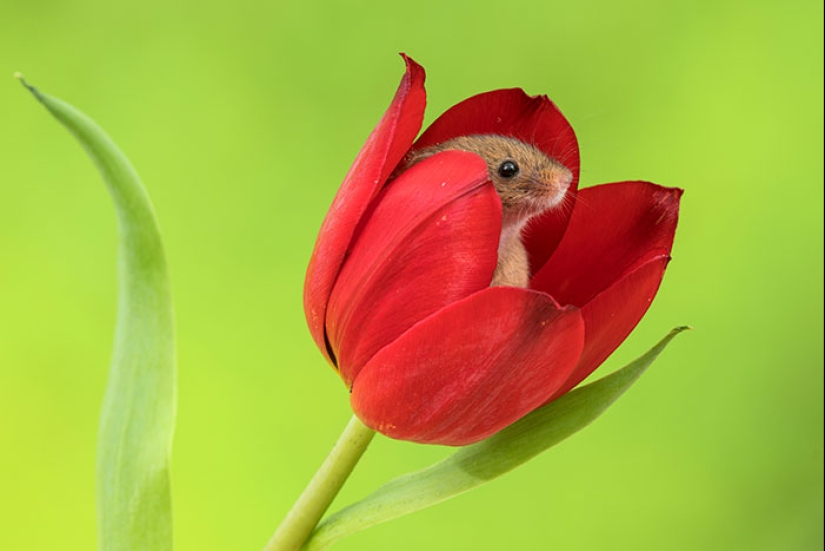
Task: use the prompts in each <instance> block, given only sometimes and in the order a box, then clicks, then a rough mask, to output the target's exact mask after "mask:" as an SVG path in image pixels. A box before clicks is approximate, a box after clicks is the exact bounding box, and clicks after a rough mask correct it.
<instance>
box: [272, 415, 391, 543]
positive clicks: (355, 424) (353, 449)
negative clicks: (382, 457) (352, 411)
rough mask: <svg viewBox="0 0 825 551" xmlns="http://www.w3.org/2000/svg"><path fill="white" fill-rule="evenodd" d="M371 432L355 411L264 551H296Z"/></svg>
mask: <svg viewBox="0 0 825 551" xmlns="http://www.w3.org/2000/svg"><path fill="white" fill-rule="evenodd" d="M373 436H375V431H373V430H372V429H370V428H368V427H367V426H366V425H364V424H363V423H362V422H361V421H360V420H359V419H358V418H357V417H356V416H355V415H353V416H352V419H350V422H349V424H348V425H347V428H345V429H344V432H343V433H341V436H340V437H339V438H338V442H336V443H335V446H334V447H333V448H332V451H330V452H329V455H328V456H327V458H326V460H325V461H324V464H323V465H321V468H320V469H318V472H316V473H315V476H314V477H312V480H311V481H310V482H309V485H308V486H307V487H306V489H305V490H304V493H302V494H301V497H299V498H298V501H296V502H295V505H293V506H292V510H291V511H289V513H288V514H287V516H286V518H285V519H284V521H283V522H282V523H281V525H280V526H279V527H278V529H277V530H275V533H274V534H273V535H272V538H271V539H270V540H269V543H267V544H266V547H265V548H264V551H298V550H299V549H301V546H302V545H303V544H304V542H305V541H306V540H307V538H309V535H310V534H311V533H312V530H313V529H314V528H315V526H316V525H317V524H318V522H319V521H320V520H321V517H322V516H324V513H325V512H326V510H327V508H328V507H329V504H330V503H332V500H333V499H335V496H336V495H337V494H338V490H340V489H341V486H343V485H344V482H346V481H347V478H348V477H349V475H350V473H351V472H352V470H353V469H354V468H355V465H356V464H357V463H358V460H359V459H361V455H363V453H364V451H365V450H366V449H367V446H369V444H370V442H371V441H372V437H373Z"/></svg>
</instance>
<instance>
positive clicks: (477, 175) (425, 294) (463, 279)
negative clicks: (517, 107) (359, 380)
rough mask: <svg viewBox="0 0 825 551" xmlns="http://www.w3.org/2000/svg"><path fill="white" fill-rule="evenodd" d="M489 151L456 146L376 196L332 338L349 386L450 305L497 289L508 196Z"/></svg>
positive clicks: (336, 295)
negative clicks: (503, 196)
mask: <svg viewBox="0 0 825 551" xmlns="http://www.w3.org/2000/svg"><path fill="white" fill-rule="evenodd" d="M488 178H489V174H488V170H487V165H486V164H485V163H484V161H483V160H482V159H481V157H479V156H477V155H474V154H472V153H466V152H463V151H447V152H444V153H440V154H438V155H435V156H433V157H431V158H429V159H426V160H424V161H422V162H421V163H419V164H417V165H415V166H413V167H412V168H410V169H409V170H407V171H405V172H404V173H402V174H401V175H400V176H399V177H398V178H397V179H395V180H394V181H393V182H392V183H391V184H390V185H389V186H388V187H387V188H386V190H385V191H384V192H383V193H382V195H381V196H380V197H379V199H378V200H377V201H376V208H375V210H374V211H373V212H371V213H370V214H369V218H368V219H367V221H366V224H365V226H364V228H363V230H361V231H360V233H359V237H358V240H357V241H356V242H355V244H354V246H353V247H352V253H351V255H350V256H349V257H348V258H347V261H346V263H345V264H344V267H343V269H342V270H341V274H340V276H339V278H338V281H337V282H336V283H335V288H334V290H333V292H332V295H331V296H330V302H329V310H328V313H327V332H328V336H329V341H330V344H331V346H332V350H333V351H334V354H335V356H336V357H337V359H338V365H339V369H340V371H341V376H342V377H343V378H344V381H345V382H346V383H347V384H348V385H349V384H350V383H351V382H352V381H353V380H354V379H355V377H356V376H357V375H358V372H359V370H360V369H361V368H362V367H363V366H364V364H365V363H367V361H368V360H369V359H370V358H371V357H372V356H373V355H374V354H375V353H376V352H377V351H378V350H379V349H381V348H383V347H384V346H386V345H387V344H388V343H390V342H392V341H393V340H395V339H396V338H398V337H399V336H400V335H401V334H402V333H404V332H405V331H406V330H407V329H409V328H410V327H411V326H412V325H414V324H415V323H417V322H419V321H420V320H422V319H424V318H425V317H427V316H429V315H431V314H433V313H434V312H437V311H438V310H440V309H442V308H444V307H445V306H446V305H448V304H450V303H452V302H455V301H457V300H460V299H462V298H464V297H466V296H468V295H471V294H473V293H475V292H477V291H479V290H481V289H484V288H485V287H489V285H490V281H491V279H492V277H493V271H494V270H495V266H496V259H497V258H496V257H497V248H498V241H499V233H500V231H501V229H500V228H501V201H500V200H499V198H498V195H497V194H496V192H495V189H494V188H493V186H492V184H491V183H489V182H488Z"/></svg>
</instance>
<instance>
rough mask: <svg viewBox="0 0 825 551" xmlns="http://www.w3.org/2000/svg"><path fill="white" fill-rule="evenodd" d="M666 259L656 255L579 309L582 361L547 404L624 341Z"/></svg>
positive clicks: (653, 291) (649, 298)
mask: <svg viewBox="0 0 825 551" xmlns="http://www.w3.org/2000/svg"><path fill="white" fill-rule="evenodd" d="M669 260H670V257H669V256H659V257H658V258H654V259H652V260H649V261H647V262H644V263H643V264H641V265H639V266H638V267H637V268H635V269H633V270H632V271H630V272H629V273H628V274H626V275H625V276H624V277H622V278H621V279H620V280H619V281H617V282H615V283H614V284H613V285H611V286H610V287H608V288H607V289H605V290H604V291H602V292H601V293H599V294H598V295H596V297H595V298H593V299H592V300H591V301H590V302H588V303H587V304H586V305H585V306H584V307H583V308H582V310H581V313H582V317H583V318H584V326H585V343H584V350H583V351H582V355H581V359H580V360H579V363H578V365H577V366H576V369H575V371H573V374H572V375H571V376H570V378H569V379H568V380H567V381H566V382H565V383H564V385H563V386H562V387H561V388H560V389H559V390H558V391H556V393H555V394H554V395H553V396H552V398H551V399H550V400H548V401H552V400H554V399H556V398H557V397H559V396H561V395H562V394H564V393H566V392H567V391H569V390H570V389H572V388H574V387H575V386H577V385H578V384H579V383H580V382H582V381H583V380H584V379H586V378H587V376H588V375H590V374H591V373H592V372H593V371H595V369H596V368H597V367H599V366H600V365H601V364H602V362H604V361H605V360H606V359H607V358H608V356H610V355H611V354H612V353H613V351H614V350H616V348H618V347H619V345H620V344H621V343H622V342H624V340H625V339H626V338H627V336H628V335H630V332H631V331H633V329H634V328H635V327H636V324H638V323H639V321H640V320H641V319H642V316H644V315H645V312H647V309H648V307H649V306H650V303H651V302H652V301H653V297H655V296H656V291H657V290H658V289H659V284H660V283H661V282H662V276H664V272H665V268H666V267H667V263H668V261H669Z"/></svg>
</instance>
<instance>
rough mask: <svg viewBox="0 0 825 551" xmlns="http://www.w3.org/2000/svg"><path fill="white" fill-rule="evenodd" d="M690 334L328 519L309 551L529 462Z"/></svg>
mask: <svg viewBox="0 0 825 551" xmlns="http://www.w3.org/2000/svg"><path fill="white" fill-rule="evenodd" d="M685 329H688V328H687V327H678V328H676V329H674V330H673V331H671V332H670V333H669V334H668V335H667V336H666V337H665V338H664V339H662V340H661V341H660V342H659V343H658V344H657V345H656V346H654V347H653V348H652V349H650V351H648V352H647V353H646V354H645V355H643V356H642V357H640V358H639V359H637V360H636V361H634V362H632V363H630V364H629V365H627V366H625V367H624V368H622V369H620V370H619V371H616V372H615V373H612V374H610V375H608V376H606V377H603V378H602V379H599V380H598V381H596V382H594V383H590V384H588V385H586V386H583V387H580V388H578V389H575V390H573V391H571V392H569V393H568V394H566V395H564V396H562V397H561V398H559V399H558V400H555V401H553V402H551V403H550V404H548V405H546V406H545V407H543V408H541V409H538V410H536V411H534V412H532V413H530V414H529V415H527V416H526V417H524V418H523V419H521V420H520V421H518V422H516V423H514V424H512V425H510V426H509V427H507V428H506V429H504V430H502V431H501V432H499V433H497V434H495V435H493V436H492V437H490V438H488V439H487V440H484V441H482V442H479V443H478V444H473V445H471V446H466V447H464V448H461V449H460V450H458V451H457V452H455V453H454V454H453V455H451V456H450V457H448V458H447V459H445V460H443V461H441V462H440V463H436V464H435V465H433V466H431V467H428V468H426V469H424V470H421V471H418V472H415V473H410V474H407V475H404V476H401V477H399V478H396V479H395V480H392V481H390V482H388V483H387V484H385V485H384V486H382V487H380V488H379V489H378V490H376V491H375V492H373V493H372V494H370V495H369V496H367V497H366V498H364V499H363V500H361V501H359V502H357V503H355V504H353V505H350V506H349V507H347V508H345V509H342V510H341V511H339V512H338V513H336V514H334V515H332V516H330V517H328V518H327V519H326V520H324V521H323V522H322V523H321V524H319V525H318V527H317V528H316V529H315V531H314V532H313V534H312V536H311V537H310V539H309V541H308V542H307V544H306V545H305V547H304V549H305V550H307V551H316V550H319V549H324V548H326V547H327V546H328V545H330V544H332V543H334V542H335V541H337V540H339V539H342V538H345V537H347V536H349V535H351V534H354V533H355V532H359V531H361V530H364V529H366V528H369V527H371V526H375V525H376V524H381V523H383V522H387V521H388V520H392V519H394V518H398V517H401V516H403V515H407V514H409V513H412V512H414V511H418V510H420V509H424V508H425V507H429V506H431V505H435V504H436V503H439V502H441V501H444V500H447V499H449V498H451V497H454V496H457V495H459V494H462V493H464V492H466V491H468V490H471V489H473V488H475V487H477V486H480V485H482V484H484V483H486V482H489V481H490V480H492V479H494V478H496V477H498V476H501V475H503V474H504V473H506V472H508V471H510V470H512V469H515V468H516V467H518V466H519V465H521V464H522V463H525V462H526V461H529V460H530V459H532V458H533V457H535V456H536V455H538V454H540V453H541V452H543V451H544V450H546V449H548V448H550V447H552V446H554V445H556V444H558V443H559V442H561V441H562V440H564V439H565V438H567V437H568V436H570V435H572V434H574V433H576V432H578V431H580V430H581V429H583V428H584V427H586V426H587V425H589V424H590V423H591V422H593V421H594V420H595V419H596V418H597V417H598V416H599V415H601V414H602V412H604V411H605V410H606V409H607V408H608V407H610V405H611V404H612V403H613V402H615V401H616V399H618V398H619V396H621V395H622V394H623V393H624V392H625V391H626V390H627V389H628V388H630V386H631V385H632V384H633V383H634V382H635V381H636V380H637V379H638V378H639V376H640V375H641V374H642V373H644V371H645V369H647V367H648V366H649V365H650V364H651V363H652V362H653V360H655V359H656V357H657V356H658V355H659V354H660V353H661V352H662V350H664V348H665V347H666V346H667V344H668V343H669V342H670V341H671V340H672V339H673V337H675V336H676V335H677V334H679V333H681V332H682V331H684V330H685Z"/></svg>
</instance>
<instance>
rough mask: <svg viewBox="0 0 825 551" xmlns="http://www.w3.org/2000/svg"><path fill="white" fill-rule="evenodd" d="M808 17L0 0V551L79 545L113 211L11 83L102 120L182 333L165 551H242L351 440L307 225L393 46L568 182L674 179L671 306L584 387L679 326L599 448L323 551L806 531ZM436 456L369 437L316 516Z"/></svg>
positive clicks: (383, 75) (815, 442)
mask: <svg viewBox="0 0 825 551" xmlns="http://www.w3.org/2000/svg"><path fill="white" fill-rule="evenodd" d="M822 19H823V6H822V2H821V1H818V0H805V1H791V2H779V1H775V2H758V1H757V2H733V1H722V2H718V1H704V2H685V1H680V2H653V1H646V0H631V1H628V2H620V3H616V2H609V1H593V0H591V1H584V2H578V3H573V2H564V3H560V2H544V1H539V0H535V1H528V0H510V1H507V2H490V1H487V0H480V1H477V2H472V3H469V2H467V3H444V2H442V1H440V0H438V1H436V0H424V1H423V2H418V3H414V4H392V3H386V2H374V1H368V2H354V3H349V4H345V3H335V2H328V3H318V2H312V1H304V2H293V3H277V2H272V3H263V2H254V1H249V0H237V1H235V2H230V3H215V2H192V1H189V2H165V1H160V0H144V1H143V2H140V3H120V2H105V1H103V0H97V1H92V0H89V1H86V0H82V1H60V0H42V1H38V2H31V1H29V0H4V1H3V3H2V4H0V75H3V76H4V78H3V79H0V121H2V122H0V129H1V130H2V131H0V159H2V162H1V163H0V194H1V195H0V197H1V198H0V254H2V261H0V262H2V265H1V269H0V289H2V291H0V495H2V499H0V549H9V550H12V549H15V550H16V549H64V550H75V549H77V550H80V549H91V548H93V547H94V545H95V538H96V525H95V511H94V453H95V437H96V431H97V416H98V411H99V406H100V402H101V396H102V391H103V386H104V381H105V376H106V371H107V368H108V362H109V354H110V350H111V338H112V333H113V322H114V312H115V299H116V289H115V269H116V259H115V245H116V232H115V219H114V212H113V209H112V207H111V205H110V202H109V198H108V196H107V194H106V192H105V190H104V187H103V184H102V183H101V181H100V179H99V177H98V175H97V173H96V172H95V169H94V168H93V166H92V164H91V162H90V161H89V160H88V159H87V158H86V156H85V154H84V153H83V152H82V150H81V149H80V148H79V147H78V145H77V144H76V143H75V142H74V141H73V140H72V139H71V138H70V136H69V135H68V134H67V132H66V131H65V130H63V129H62V128H61V127H59V126H58V124H57V123H56V121H54V120H53V119H52V118H51V117H50V116H49V115H48V114H47V113H46V112H45V110H44V109H43V108H42V107H41V106H39V105H38V104H37V103H36V102H35V101H34V100H33V99H32V98H31V97H30V96H29V94H28V93H26V92H25V90H24V89H23V88H22V87H21V86H20V85H19V83H18V82H17V81H15V80H14V79H13V78H12V73H13V72H14V71H18V70H19V71H22V72H24V73H25V75H26V76H27V77H28V79H29V80H30V81H31V82H32V83H34V84H35V85H37V86H39V87H41V88H42V89H43V90H44V91H46V92H48V93H51V94H53V95H56V96H58V97H61V98H62V99H65V100H67V101H69V102H71V103H73V104H74V105H76V106H77V107H79V108H80V109H82V110H84V111H85V112H87V113H88V114H89V115H90V116H92V117H93V118H95V119H96V120H97V121H98V122H99V123H100V124H101V125H102V126H104V128H106V130H107V131H108V132H109V133H110V135H111V136H112V137H113V138H114V139H115V140H116V141H117V142H118V143H119V145H120V146H121V147H122V148H123V149H124V150H125V151H126V152H127V154H128V155H129V157H130V158H131V159H132V161H133V162H134V163H135V165H136V166H137V167H138V170H139V171H140V173H141V175H142V177H143V179H144V182H145V183H146V185H147V187H148V188H149V191H150V193H151V195H152V198H153V200H154V203H155V206H156V209H157V213H158V216H159V219H160V223H161V226H162V228H163V231H164V237H165V240H166V247H167V252H168V257H169V261H170V265H171V274H172V283H173V287H174V292H175V299H176V309H177V323H178V335H179V342H178V347H179V415H178V425H177V433H176V440H175V446H174V463H173V487H174V495H173V500H174V510H175V519H174V521H175V529H176V534H175V538H176V544H177V549H178V550H181V551H186V550H196V549H197V550H212V549H215V550H224V549H233V550H234V549H238V550H244V549H260V548H262V547H263V545H264V543H265V542H266V541H267V539H268V537H269V536H270V534H271V532H272V531H273V530H274V528H275V527H276V525H277V523H278V522H279V521H280V520H281V518H282V517H283V515H284V514H285V513H286V511H287V510H288V508H289V507H290V506H291V504H292V502H293V501H294V499H295V498H296V497H297V495H298V494H299V493H300V491H301V490H302V489H303V487H304V485H305V483H306V482H307V481H308V479H309V477H310V476H311V475H312V473H313V472H314V470H315V468H316V467H317V466H318V464H319V463H320V461H321V460H322V458H323V457H324V456H325V455H326V453H327V451H328V450H329V448H330V446H331V445H332V443H333V442H334V440H335V438H336V437H337V435H338V433H339V431H340V430H341V429H342V428H343V427H344V425H345V424H346V422H347V420H348V419H349V416H350V412H349V406H348V400H347V393H346V391H345V389H344V388H343V386H342V385H341V383H340V381H339V380H338V378H337V377H336V376H335V375H334V374H333V372H332V371H331V370H330V368H329V367H328V366H327V365H326V364H325V362H324V361H323V359H322V358H321V355H320V354H319V353H318V352H317V350H316V349H315V348H314V346H313V343H312V341H311V339H310V337H309V334H308V331H307V329H306V327H305V323H304V318H303V312H302V307H301V293H302V285H303V277H304V269H305V267H306V264H307V262H308V259H309V255H310V252H311V250H312V246H313V243H314V240H315V236H316V232H317V230H318V228H319V226H320V223H321V221H322V219H323V217H324V214H325V212H326V209H327V207H328V206H329V203H330V202H331V200H332V197H333V195H334V193H335V191H336V189H337V187H338V185H339V183H340V181H341V179H342V178H343V176H344V174H345V173H346V171H347V169H348V167H349V164H350V162H351V161H352V159H353V158H354V157H355V155H356V153H357V152H358V150H359V149H360V147H361V145H362V144H363V142H364V140H365V138H366V137H367V135H368V133H369V131H370V130H371V129H372V127H373V125H374V124H375V123H376V122H377V121H378V119H379V117H380V116H381V114H382V113H383V111H384V109H385V108H386V106H387V105H388V103H389V101H390V99H391V97H392V95H393V93H394V91H395V88H396V85H397V83H398V80H399V78H400V77H401V75H402V73H403V63H402V62H401V60H400V59H399V58H398V56H397V52H399V51H405V52H407V53H409V54H410V55H411V56H413V57H414V58H415V59H416V60H417V61H419V62H420V63H422V64H423V65H424V66H425V67H426V69H427V71H428V77H429V78H428V92H429V107H428V112H427V119H426V121H425V122H429V121H431V120H432V119H433V118H434V117H435V116H437V115H438V114H439V113H440V112H442V111H443V110H444V109H446V108H447V107H449V106H450V105H452V104H454V103H456V102H458V101H459V100H461V99H463V98H465V97H467V96H470V95H472V94H475V93H478V92H481V91H485V90H490V89H494V88H502V87H513V86H520V87H523V88H524V89H526V90H527V91H528V92H529V93H531V94H540V93H545V94H547V95H549V96H550V97H551V98H552V99H553V100H555V101H556V102H557V104H558V105H559V106H560V107H561V109H562V111H563V112H564V113H565V114H566V116H567V117H568V118H569V120H570V121H571V123H572V124H573V126H574V128H575V129H576V131H577V134H578V136H579V139H580V146H581V153H582V168H583V171H582V185H583V186H590V185H595V184H598V183H603V182H609V181H617V180H624V179H646V180H652V181H655V182H658V183H661V184H664V185H669V186H680V187H683V188H685V189H686V193H685V197H684V201H683V209H682V217H681V223H680V227H679V230H678V232H677V237H676V244H675V247H674V251H673V256H674V261H673V262H672V263H671V265H670V268H669V271H668V273H667V275H666V277H665V280H664V283H663V285H662V288H661V291H660V293H659V296H658V298H657V300H656V302H655V303H654V305H653V307H652V308H651V310H650V312H649V314H648V315H647V317H646V318H645V319H644V320H643V322H642V323H641V324H640V325H639V327H638V329H637V330H636V332H635V333H634V334H633V335H632V336H631V338H630V339H628V341H627V342H626V343H625V344H624V345H623V346H622V348H621V349H620V350H619V351H618V352H617V353H616V354H615V356H614V357H613V358H611V360H609V362H608V363H607V364H606V365H605V366H604V368H603V370H602V372H607V371H609V370H612V369H615V368H617V367H619V366H621V365H624V363H626V362H627V361H628V360H630V359H632V358H634V357H636V356H637V355H639V354H641V353H642V352H643V351H645V350H647V349H648V348H649V347H650V346H651V345H652V344H653V343H654V342H655V341H657V340H658V339H659V338H660V337H662V336H663V335H664V334H665V333H667V331H668V330H669V329H670V328H671V327H674V326H676V325H681V324H691V325H693V326H694V327H695V328H696V330H695V331H693V332H691V333H688V334H684V335H682V336H680V337H679V338H678V339H677V340H676V341H675V342H674V343H673V344H672V345H671V347H670V348H669V349H668V350H667V351H666V352H665V354H664V355H663V356H662V357H661V358H660V359H659V361H658V362H657V363H656V364H654V366H653V368H652V369H651V371H649V372H648V374H647V375H645V377H644V378H643V379H642V380H641V381H640V382H639V383H638V384H637V385H636V386H635V387H634V388H633V389H632V390H631V391H630V392H629V393H628V394H627V395H626V396H625V397H623V398H622V399H621V400H620V401H619V402H618V403H617V405H616V406H615V407H614V408H613V409H611V410H610V411H609V412H608V413H607V414H606V415H605V416H604V417H603V418H602V419H600V420H599V421H597V422H596V423H595V424H594V425H593V426H592V427H590V428H589V429H588V430H586V431H584V432H582V433H580V434H578V435H576V436H574V437H573V438H572V439H570V440H568V441H566V442H564V443H563V444H562V445H560V446H559V447H557V448H555V449H553V450H551V451H550V452H549V453H546V454H544V455H542V456H540V457H539V458H537V459H535V460H534V461H532V462H531V463H529V464H527V465H526V466H524V467H522V468H521V469H519V470H517V471H515V472H513V473H511V474H509V475H507V476H506V477H504V478H502V479H499V480H497V481H495V482H493V483H491V484H488V485H486V486H484V487H482V488H481V489H478V490H476V491H474V492H472V493H470V494H467V495H464V496H461V497H458V498H456V499H454V500H452V501H450V502H447V503H444V504H441V505H439V506H436V507H434V508H431V509H429V510H426V511H423V512H420V513H416V514H414V515H411V516H408V517H405V518H403V519H401V520H397V521H394V522H392V523H389V524H385V525H383V526H380V527H377V528H374V529H371V530H369V531H367V532H363V533H361V534H358V535H356V536H354V537H352V538H350V539H348V540H345V541H343V542H342V543H340V544H339V545H337V546H336V547H335V549H340V550H341V551H345V550H370V549H395V550H418V549H438V550H441V549H444V550H447V549H450V550H452V549H459V550H465V549H466V550H469V549H552V550H593V549H608V548H609V549H673V550H696V549H714V550H715V549H722V550H736V549H743V550H784V549H790V550H796V549H817V548H821V547H822V543H823V524H822V509H823V501H822V500H823V471H822V469H823V419H822V414H823V390H822V384H823V340H822V339H823V337H822V331H823V302H822V301H823V255H822V252H823V210H822V209H823V207H822V201H823V157H822V151H823V107H822V100H823V53H822V46H823V22H822ZM448 452H449V450H448V449H446V448H440V447H423V446H416V445H412V444H407V443H402V442H395V441H391V440H388V439H386V438H383V437H379V438H377V439H376V441H375V442H374V444H373V446H372V447H371V449H370V450H369V451H368V453H367V455H366V456H365V458H364V460H363V462H362V464H361V465H360V466H359V468H358V469H357V470H356V472H355V474H354V476H353V478H352V479H351V480H350V483H349V484H348V485H347V487H346V488H345V489H344V491H343V492H342V494H341V496H339V500H338V501H337V502H336V505H337V506H338V507H340V506H342V505H344V504H346V503H348V502H351V501H353V500H356V499H358V498H360V497H361V496H363V495H365V494H366V493H368V492H370V491H371V490H373V489H374V488H375V487H377V486H378V485H379V484H381V483H382V482H384V481H386V480H387V479H388V478H390V477H393V476H396V475H398V474H400V473H404V472H407V471H410V470H413V469H417V468H420V467H423V466H425V465H427V464H429V463H431V462H433V461H435V460H437V459H439V458H441V457H444V456H445V455H446V454H447V453H448Z"/></svg>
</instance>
